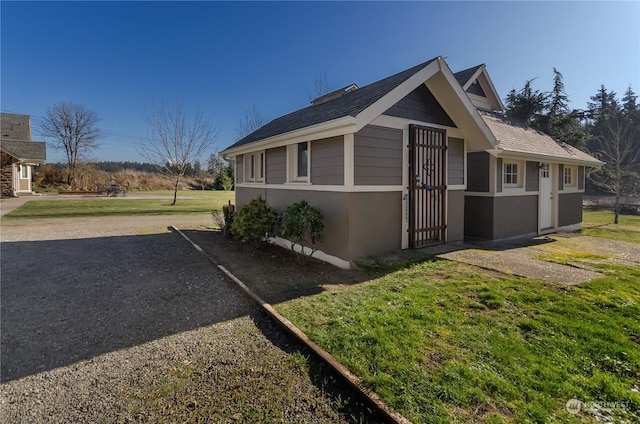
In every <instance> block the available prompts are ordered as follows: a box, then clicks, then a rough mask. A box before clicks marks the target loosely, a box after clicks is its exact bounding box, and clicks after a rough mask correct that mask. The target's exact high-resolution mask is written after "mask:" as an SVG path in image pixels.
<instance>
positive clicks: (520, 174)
mask: <svg viewBox="0 0 640 424" xmlns="http://www.w3.org/2000/svg"><path fill="white" fill-rule="evenodd" d="M507 165H516V166H517V170H516V173H515V175H516V179H517V182H516V183H507V182H505V177H506V175H507V172H506V170H507ZM524 166H525V164H524V162H523V161H519V160H504V159H503V161H502V190H518V189H522V188H524ZM510 174H511V173H510Z"/></svg>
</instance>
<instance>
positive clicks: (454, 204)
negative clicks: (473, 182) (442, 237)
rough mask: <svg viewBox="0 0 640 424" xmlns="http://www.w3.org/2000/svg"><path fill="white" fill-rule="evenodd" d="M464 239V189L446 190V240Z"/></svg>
mask: <svg viewBox="0 0 640 424" xmlns="http://www.w3.org/2000/svg"><path fill="white" fill-rule="evenodd" d="M463 239H464V190H448V191H447V241H460V240H463Z"/></svg>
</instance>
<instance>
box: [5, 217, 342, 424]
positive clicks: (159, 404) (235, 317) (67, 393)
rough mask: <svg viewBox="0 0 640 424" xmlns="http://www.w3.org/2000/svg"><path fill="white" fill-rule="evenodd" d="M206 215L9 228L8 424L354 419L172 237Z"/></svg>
mask: <svg viewBox="0 0 640 424" xmlns="http://www.w3.org/2000/svg"><path fill="white" fill-rule="evenodd" d="M181 219H184V222H181V221H180V220H181ZM198 220H200V221H201V223H203V224H204V223H209V222H210V217H209V216H203V217H184V218H183V217H175V216H174V217H155V218H154V217H152V218H146V217H145V218H117V219H111V218H100V219H75V220H51V221H48V220H39V221H4V220H3V221H2V228H1V229H2V245H1V267H2V268H1V269H2V274H1V278H2V286H1V289H0V290H1V292H0V296H1V308H2V309H1V332H2V335H1V341H2V346H1V352H0V353H1V358H0V360H1V375H0V377H1V383H2V384H1V385H0V395H1V398H0V402H1V403H0V414H1V418H2V419H1V421H2V422H16V423H17V422H20V423H22V422H98V421H105V422H127V421H144V422H148V421H152V422H153V421H156V422H162V421H185V420H186V421H200V420H201V419H206V420H212V422H225V421H270V420H271V421H273V420H278V421H280V420H285V421H291V422H347V421H348V417H347V415H346V414H345V413H344V411H341V407H342V408H344V405H339V403H340V402H336V401H335V399H334V398H333V397H332V394H331V393H328V392H327V390H326V387H325V386H323V384H324V383H319V382H318V379H317V378H315V377H314V374H313V372H312V371H311V370H312V369H313V368H314V367H316V365H314V364H313V363H311V362H312V361H311V360H309V359H308V358H306V356H305V353H304V351H302V350H301V347H300V346H298V345H297V344H296V342H295V341H293V340H292V339H290V338H289V337H288V336H286V335H284V334H283V333H282V331H281V330H280V329H279V328H276V327H274V324H273V323H272V322H271V321H270V320H269V319H268V318H267V317H265V316H264V315H263V314H262V312H260V311H259V309H258V308H257V307H256V306H255V305H254V304H253V303H251V302H250V301H249V300H248V299H247V298H246V297H244V295H242V294H241V293H240V292H239V291H238V290H237V289H236V288H235V287H233V286H231V285H230V284H228V283H227V282H226V281H225V279H223V277H222V275H221V274H220V273H219V272H217V271H216V270H215V269H214V268H213V267H212V266H211V265H210V264H209V262H208V261H207V260H206V259H205V258H204V257H203V256H202V255H200V254H198V253H197V252H196V251H195V250H194V249H193V247H192V246H191V245H189V244H188V243H187V242H185V240H184V239H182V238H181V237H180V236H179V235H178V234H174V233H172V232H170V231H169V230H167V225H168V224H169V223H175V224H182V225H187V226H192V225H197V224H198ZM169 221H170V222H169ZM325 380H326V379H325Z"/></svg>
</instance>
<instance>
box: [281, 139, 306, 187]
mask: <svg viewBox="0 0 640 424" xmlns="http://www.w3.org/2000/svg"><path fill="white" fill-rule="evenodd" d="M301 143H307V175H306V176H305V177H300V176H298V146H299V145H300V144H301ZM310 182H311V142H310V141H302V142H300V143H295V144H290V145H288V146H287V183H290V184H309V183H310Z"/></svg>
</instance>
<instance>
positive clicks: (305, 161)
mask: <svg viewBox="0 0 640 424" xmlns="http://www.w3.org/2000/svg"><path fill="white" fill-rule="evenodd" d="M297 162H298V164H297V165H298V166H297V174H296V176H297V177H307V176H308V175H309V143H308V142H306V141H305V142H302V143H298V161H297Z"/></svg>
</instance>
